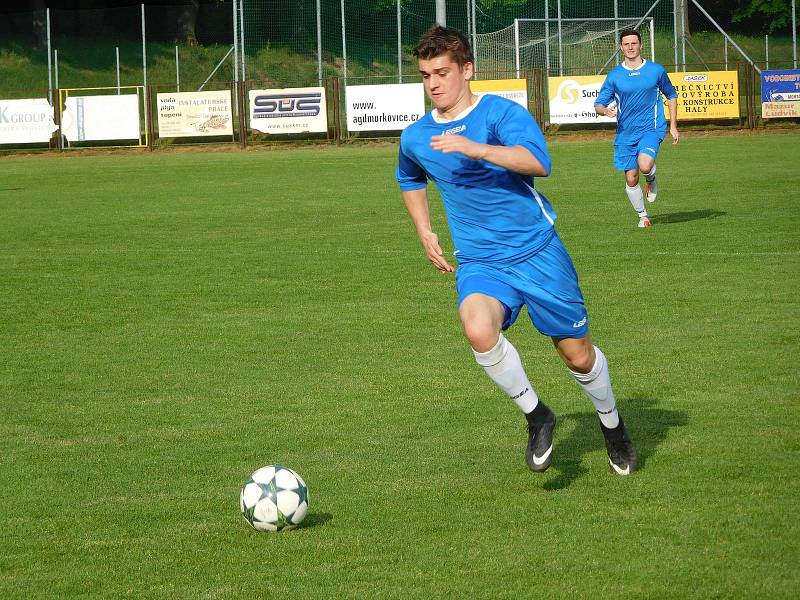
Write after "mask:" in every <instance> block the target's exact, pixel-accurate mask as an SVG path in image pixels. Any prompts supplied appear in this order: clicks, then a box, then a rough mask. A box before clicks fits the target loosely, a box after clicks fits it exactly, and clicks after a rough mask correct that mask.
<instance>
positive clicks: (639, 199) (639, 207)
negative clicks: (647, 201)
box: [625, 183, 647, 217]
mask: <svg viewBox="0 0 800 600" xmlns="http://www.w3.org/2000/svg"><path fill="white" fill-rule="evenodd" d="M625 193H626V194H628V200H630V201H631V206H633V210H635V211H636V212H637V213H639V216H640V217H646V216H647V211H646V210H645V209H644V194H642V188H640V187H639V186H638V185H636V186H634V187H629V186H628V184H627V183H626V184H625Z"/></svg>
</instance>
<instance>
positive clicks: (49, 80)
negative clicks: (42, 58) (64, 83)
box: [47, 8, 58, 106]
mask: <svg viewBox="0 0 800 600" xmlns="http://www.w3.org/2000/svg"><path fill="white" fill-rule="evenodd" d="M51 55H52V50H50V9H49V8H48V9H47V101H48V102H49V103H50V106H53V71H52V69H53V67H52V64H51V63H50V57H51ZM56 87H58V84H56Z"/></svg>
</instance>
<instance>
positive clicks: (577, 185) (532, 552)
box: [0, 134, 800, 599]
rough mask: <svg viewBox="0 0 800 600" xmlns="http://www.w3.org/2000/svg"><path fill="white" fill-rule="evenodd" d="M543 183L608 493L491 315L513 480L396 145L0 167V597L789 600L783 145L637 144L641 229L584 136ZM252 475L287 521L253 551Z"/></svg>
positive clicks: (579, 412)
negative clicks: (537, 404) (585, 365)
mask: <svg viewBox="0 0 800 600" xmlns="http://www.w3.org/2000/svg"><path fill="white" fill-rule="evenodd" d="M551 153H552V155H553V160H554V173H553V175H552V176H551V177H550V178H549V179H547V180H539V181H538V183H537V185H538V187H539V188H540V189H541V190H542V191H543V192H544V193H545V194H547V195H548V197H549V198H550V199H551V200H552V202H553V204H554V206H555V208H556V210H557V211H558V213H559V221H558V222H557V224H558V229H559V232H560V234H561V236H562V238H563V239H564V241H565V243H566V245H567V247H568V248H569V249H570V251H571V253H572V256H573V258H574V261H575V263H576V266H577V269H578V272H579V273H580V275H581V282H582V287H583V290H584V294H585V296H586V299H587V303H588V306H589V310H590V315H591V318H592V330H593V334H594V336H595V339H596V341H597V343H598V345H600V346H601V347H602V348H603V350H604V352H605V353H606V355H607V356H608V357H609V360H610V363H611V369H612V377H613V380H614V384H615V389H616V395H617V398H618V401H619V404H620V408H621V410H622V413H623V415H624V416H625V418H626V421H627V423H628V426H629V428H630V430H631V432H632V435H633V437H634V439H635V441H636V443H637V446H638V450H639V454H640V458H641V460H642V462H643V468H642V470H641V471H640V472H639V473H637V474H636V475H635V476H632V477H628V478H619V477H615V476H612V475H611V474H610V473H609V470H608V465H607V461H606V457H605V451H604V449H603V443H602V437H601V435H600V431H599V428H598V426H597V420H596V417H595V416H594V413H593V409H592V407H591V404H590V403H589V401H588V400H586V399H585V398H584V397H583V395H582V393H581V392H580V390H579V389H578V388H577V386H576V385H575V383H574V382H573V381H572V379H571V377H570V376H569V375H568V373H567V372H566V371H565V369H564V368H563V366H562V365H561V363H560V361H559V360H558V358H557V357H556V355H555V353H554V351H553V349H552V347H551V344H550V342H549V340H547V339H546V338H543V337H542V336H540V335H538V334H537V333H536V332H535V330H534V329H533V328H532V326H531V324H530V323H529V321H528V319H527V317H524V316H523V317H522V318H521V319H520V320H519V321H518V323H517V324H516V325H515V326H514V327H513V328H512V329H511V330H510V331H509V333H508V336H509V339H511V340H512V342H513V343H514V344H515V345H516V346H517V348H518V349H519V351H520V354H521V355H522V357H523V361H524V363H525V365H526V367H527V370H528V372H529V375H530V377H531V379H532V381H533V382H534V384H535V385H536V387H537V390H538V392H539V394H540V396H541V397H542V398H543V399H544V400H545V401H546V402H547V403H548V404H549V405H550V406H552V407H553V408H554V409H555V410H556V412H557V413H558V415H559V416H560V419H561V424H560V426H559V429H558V430H557V431H556V443H555V451H554V463H553V466H552V467H551V469H550V470H549V471H548V472H547V473H545V474H543V475H539V474H533V473H531V472H529V471H528V469H527V467H526V466H525V462H524V457H523V448H524V444H525V441H526V437H525V431H524V427H523V419H522V418H521V417H520V415H519V414H518V412H517V409H516V407H515V406H514V405H513V403H512V402H511V401H509V400H508V399H506V398H504V397H503V395H502V393H501V392H499V391H498V390H497V389H495V388H494V386H493V384H492V383H491V382H490V381H489V379H488V378H487V377H486V376H485V374H484V373H483V372H482V371H481V369H480V368H479V367H478V366H477V365H476V364H475V362H474V359H473V358H472V355H471V352H470V351H469V348H468V346H467V344H466V342H465V341H464V339H463V337H462V334H461V333H460V330H459V325H458V317H457V313H456V308H455V302H454V291H453V279H452V277H451V276H447V275H441V274H439V273H438V272H437V271H436V270H435V269H433V268H432V267H431V266H430V265H429V264H428V263H427V262H426V261H425V259H424V255H423V254H422V251H421V249H420V247H419V244H418V241H417V239H416V236H415V234H414V232H413V229H412V227H411V224H410V222H409V221H408V219H407V217H406V215H405V211H404V208H403V206H402V202H401V200H400V196H399V193H398V191H397V188H396V184H395V183H394V180H393V169H394V162H395V156H396V146H394V145H391V144H386V145H365V146H359V147H346V148H332V147H326V148H316V149H308V148H305V149H295V150H288V151H251V152H244V153H242V152H219V153H213V152H206V153H177V152H174V153H173V152H160V153H153V154H135V153H130V154H128V153H119V154H110V155H78V154H71V155H66V156H53V155H50V156H46V157H42V156H39V157H11V158H9V157H6V158H2V159H0V173H2V175H0V223H2V226H0V277H2V285H0V332H1V333H0V341H1V343H2V353H0V382H1V383H2V387H0V411H1V412H0V415H1V416H2V418H1V419H0V504H1V505H2V507H3V510H2V515H0V527H1V528H2V531H3V534H2V536H0V597H2V598H25V599H28V598H65V597H103V598H113V597H132V598H245V597H251V598H283V597H305V598H375V597H382V598H401V597H402V598H425V599H428V598H533V597H536V598H591V597H595V598H596V597H601V596H613V597H623V598H704V599H705V598H754V597H756V598H796V597H797V595H798V593H799V592H800V574H798V573H799V571H798V567H800V523H799V522H798V510H797V506H798V496H800V485H798V476H797V474H798V469H799V468H800V434H798V425H800V381H799V379H800V378H799V377H798V369H797V366H796V365H795V364H794V363H792V360H794V358H795V357H796V356H797V354H798V351H799V350H800V339H799V338H800V333H799V332H800V313H799V311H798V306H799V304H800V303H799V302H798V299H797V290H798V288H799V287H800V236H798V223H799V222H800V201H799V200H800V198H798V189H800V171H799V170H798V169H797V157H798V156H800V136H798V135H778V134H775V135H769V136H731V137H721V136H720V137H701V136H697V135H695V137H691V136H687V137H685V138H684V139H683V140H682V142H681V144H680V145H679V146H678V147H672V146H670V145H669V144H667V143H665V145H664V146H663V147H662V153H661V157H660V158H659V178H660V179H659V182H660V189H659V192H660V194H659V199H658V201H657V202H656V204H655V205H653V207H652V208H653V210H652V215H653V222H654V227H653V228H652V229H650V230H639V229H637V228H636V217H635V214H634V213H633V212H632V210H631V208H630V205H629V203H628V201H627V199H626V197H625V194H624V190H623V185H624V184H623V181H622V177H621V176H620V175H619V174H618V173H616V172H614V171H613V170H612V167H611V146H610V142H609V141H608V140H600V141H564V140H557V141H556V142H555V143H553V144H552V145H551ZM435 199H437V201H438V197H436V198H435ZM433 215H434V221H435V223H436V226H437V229H438V231H439V233H440V234H441V236H442V237H443V238H445V240H448V239H449V238H448V236H447V233H446V225H445V223H444V220H443V215H442V211H441V208H440V206H439V205H438V204H437V203H434V204H433ZM445 245H446V246H448V248H449V249H451V248H450V246H449V242H446V243H445ZM273 462H282V463H284V464H287V465H289V466H290V467H292V468H294V469H296V470H297V471H298V472H299V473H300V474H301V475H303V476H304V477H305V479H306V481H307V482H308V484H309V488H310V493H311V512H310V514H309V516H308V518H307V519H306V521H305V523H304V527H302V528H301V529H299V530H297V531H294V532H288V533H281V534H259V533H257V532H255V531H253V530H252V529H250V527H249V526H248V525H247V524H246V523H245V522H244V520H243V519H242V518H241V516H240V515H239V508H238V494H239V488H240V486H241V485H242V483H243V482H244V481H245V480H246V479H247V477H248V475H249V474H250V473H251V472H252V471H253V470H255V469H256V468H257V467H260V466H262V465H265V464H269V463H273Z"/></svg>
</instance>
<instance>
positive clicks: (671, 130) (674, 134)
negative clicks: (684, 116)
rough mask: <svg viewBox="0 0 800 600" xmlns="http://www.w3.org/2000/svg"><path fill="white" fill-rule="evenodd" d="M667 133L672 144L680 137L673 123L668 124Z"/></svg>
mask: <svg viewBox="0 0 800 600" xmlns="http://www.w3.org/2000/svg"><path fill="white" fill-rule="evenodd" d="M669 134H670V135H671V136H672V145H673V146H674V145H675V144H677V143H678V141H679V140H680V139H681V134H680V133H678V128H677V127H675V126H674V125H671V126H670V128H669Z"/></svg>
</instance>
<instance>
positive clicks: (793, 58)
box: [792, 0, 797, 69]
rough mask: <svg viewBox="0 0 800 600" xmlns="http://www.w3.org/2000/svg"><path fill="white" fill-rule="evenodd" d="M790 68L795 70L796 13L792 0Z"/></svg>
mask: <svg viewBox="0 0 800 600" xmlns="http://www.w3.org/2000/svg"><path fill="white" fill-rule="evenodd" d="M792 68H794V69H796V68H797V11H796V10H795V0H792Z"/></svg>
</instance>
